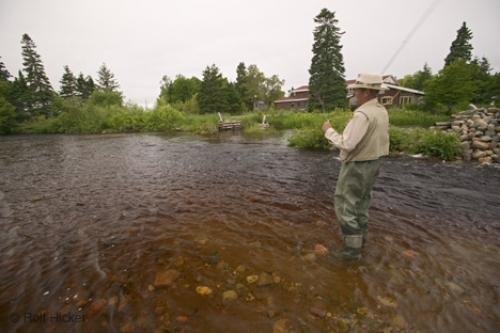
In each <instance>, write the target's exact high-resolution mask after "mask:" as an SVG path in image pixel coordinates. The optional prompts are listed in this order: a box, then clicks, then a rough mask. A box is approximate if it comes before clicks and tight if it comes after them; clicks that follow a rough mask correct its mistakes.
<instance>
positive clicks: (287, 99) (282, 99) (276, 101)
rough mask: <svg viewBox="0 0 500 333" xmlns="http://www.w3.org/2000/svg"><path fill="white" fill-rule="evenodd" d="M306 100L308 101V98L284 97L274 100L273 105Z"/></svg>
mask: <svg viewBox="0 0 500 333" xmlns="http://www.w3.org/2000/svg"><path fill="white" fill-rule="evenodd" d="M308 100H309V98H308V97H303V98H293V97H284V98H280V99H277V100H275V101H274V103H288V102H303V101H308Z"/></svg>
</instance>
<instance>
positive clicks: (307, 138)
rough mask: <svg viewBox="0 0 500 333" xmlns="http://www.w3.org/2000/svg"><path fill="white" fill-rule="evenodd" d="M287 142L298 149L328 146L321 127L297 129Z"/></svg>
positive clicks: (319, 148)
mask: <svg viewBox="0 0 500 333" xmlns="http://www.w3.org/2000/svg"><path fill="white" fill-rule="evenodd" d="M288 144H289V145H290V146H292V147H296V148H298V149H308V150H328V149H329V146H330V143H329V142H328V140H327V139H326V138H325V136H324V134H323V131H322V130H321V128H307V129H301V130H298V131H296V132H295V133H294V134H293V135H292V136H291V137H290V138H289V140H288Z"/></svg>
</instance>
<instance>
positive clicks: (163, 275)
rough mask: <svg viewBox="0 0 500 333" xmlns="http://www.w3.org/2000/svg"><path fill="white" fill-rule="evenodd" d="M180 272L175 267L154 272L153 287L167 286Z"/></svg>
mask: <svg viewBox="0 0 500 333" xmlns="http://www.w3.org/2000/svg"><path fill="white" fill-rule="evenodd" d="M180 275H181V273H179V271H177V270H175V269H169V270H167V271H164V272H158V273H156V277H155V281H154V287H155V288H160V287H168V286H170V285H172V284H173V283H174V281H175V280H177V278H179V276H180Z"/></svg>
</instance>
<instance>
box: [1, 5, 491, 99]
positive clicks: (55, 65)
mask: <svg viewBox="0 0 500 333" xmlns="http://www.w3.org/2000/svg"><path fill="white" fill-rule="evenodd" d="M433 2H434V0H420V1H402V0H387V1H386V0H379V1H373V0H357V1H353V0H345V1H343V0H342V1H341V0H336V1H290V0H288V1H285V0H277V1H275V0H252V1H249V0H247V1H243V0H217V1H209V0H169V1H165V0H164V1H161V0H157V1H153V0H142V1H137V0H134V1H131V0H113V1H111V0H106V1H105V0H85V1H82V0H79V1H73V0H44V1H37V0H31V1H30V0H0V45H1V48H0V56H1V57H2V60H3V62H4V63H5V64H6V66H7V68H8V69H9V71H10V72H11V73H12V74H15V73H17V70H18V69H21V66H22V65H21V63H22V59H21V45H20V40H21V36H22V34H23V33H28V34H29V35H30V36H31V38H32V39H33V40H34V42H35V44H36V45H37V50H38V52H39V53H40V55H41V57H42V60H43V63H44V65H45V69H46V71H47V74H48V76H49V78H50V80H51V83H52V85H53V86H54V88H56V89H59V80H60V78H61V75H62V72H63V66H64V65H68V66H69V67H70V68H71V69H72V70H73V72H75V73H78V72H80V71H81V72H83V73H84V74H90V75H92V76H93V77H96V72H97V70H98V68H99V66H100V65H101V64H102V63H103V62H105V63H106V64H107V65H108V67H109V68H110V69H111V70H112V72H113V73H114V74H115V76H116V78H117V80H118V81H119V83H120V87H121V89H122V90H123V92H124V94H125V96H126V97H127V99H128V100H131V101H133V102H136V103H139V104H142V105H144V104H145V103H146V102H147V103H148V104H149V106H152V104H153V103H154V101H155V99H156V97H157V96H158V94H159V87H160V80H161V77H162V76H163V75H168V76H170V77H174V76H175V75H177V74H183V75H185V76H193V75H194V76H198V77H200V78H201V76H202V71H203V69H204V68H205V67H206V66H207V65H210V64H212V63H215V64H216V65H217V66H219V68H220V69H221V71H222V73H223V74H224V75H225V76H226V77H228V78H229V79H230V80H234V79H235V76H236V66H237V65H238V63H239V62H240V61H243V62H245V64H246V65H247V66H248V65H249V64H256V65H257V66H258V67H259V68H260V69H261V70H262V71H263V72H264V73H265V74H266V75H269V76H270V75H272V74H277V75H278V76H279V77H280V78H282V79H284V80H285V90H288V89H289V88H290V87H292V86H295V87H297V86H299V85H302V84H307V82H308V78H309V74H308V69H309V66H310V62H311V56H312V53H311V47H312V43H313V34H312V33H313V29H314V21H313V19H314V16H316V15H317V14H318V13H319V12H320V10H321V8H323V7H326V8H328V9H329V10H331V11H335V12H336V17H337V18H338V20H339V26H340V28H341V29H343V30H344V31H345V34H344V35H343V37H342V40H341V42H342V44H343V45H344V47H343V55H344V63H345V67H346V78H355V77H356V75H357V73H359V72H372V73H380V72H381V70H382V69H383V67H384V66H385V65H386V63H387V62H388V61H389V59H390V58H391V56H392V55H393V54H394V52H395V51H396V50H397V49H398V48H399V47H400V46H401V45H402V43H403V41H404V40H405V38H406V36H407V35H408V33H409V32H410V30H411V29H412V27H413V26H414V25H415V23H416V22H417V21H418V19H419V18H420V17H421V15H422V14H423V13H424V12H425V10H426V9H427V8H428V7H429V6H430V5H431V3H433ZM463 21H466V22H467V25H468V26H469V28H470V29H471V30H472V32H473V35H474V37H473V39H472V45H473V47H474V51H473V54H474V55H477V56H480V57H482V56H486V57H487V58H488V60H489V61H490V63H491V65H492V67H493V68H494V70H495V71H500V43H499V42H498V41H499V37H498V33H499V32H500V1H499V0H474V1H473V0H441V1H440V2H439V3H438V5H437V6H436V8H435V10H434V11H433V12H432V13H431V14H430V15H429V16H428V17H427V19H426V21H425V22H424V23H423V25H422V26H421V28H420V29H419V30H418V31H416V33H415V34H414V36H413V38H412V39H411V40H409V41H408V42H407V43H406V45H405V48H404V49H403V51H402V52H401V53H400V55H399V56H398V58H397V59H396V60H395V62H394V63H393V65H392V66H391V67H390V68H389V69H388V71H387V73H385V74H395V75H396V76H397V77H402V76H403V75H405V74H408V73H413V72H415V71H417V70H419V69H421V68H422V66H423V65H424V63H425V62H427V63H428V64H429V65H430V66H431V68H432V70H433V71H434V72H435V71H437V70H439V69H441V67H442V66H443V62H444V61H443V59H444V58H445V57H446V55H447V53H448V51H449V47H450V44H451V42H452V40H453V39H454V38H455V36H456V30H457V29H458V28H459V27H460V25H461V23H462V22H463Z"/></svg>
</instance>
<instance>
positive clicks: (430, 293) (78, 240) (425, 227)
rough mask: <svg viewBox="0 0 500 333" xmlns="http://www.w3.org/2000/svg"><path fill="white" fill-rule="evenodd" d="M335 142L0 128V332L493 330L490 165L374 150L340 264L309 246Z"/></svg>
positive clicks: (498, 242)
mask: <svg viewBox="0 0 500 333" xmlns="http://www.w3.org/2000/svg"><path fill="white" fill-rule="evenodd" d="M334 156H335V154H334V153H324V152H301V151H297V150H295V149H293V148H290V147H287V146H286V140H285V138H268V139H265V140H255V139H254V140H251V139H245V138H243V137H240V136H238V135H232V134H228V135H224V136H220V137H213V138H199V137H193V136H184V135H183V136H162V135H143V134H141V135H106V136H11V137H3V138H0V331H2V332H53V331H57V332H74V331H85V332H87V331H88V332H100V331H102V332H106V331H110V332H154V331H156V332H498V331H500V305H499V297H500V170H499V169H496V168H493V167H477V166H476V165H473V164H468V165H463V164H461V163H446V164H443V163H441V162H439V161H432V160H419V159H412V158H409V157H400V158H390V159H387V160H385V161H384V164H383V165H382V169H381V171H380V175H379V178H378V179H377V182H376V184H375V188H374V191H373V202H372V207H371V210H370V238H369V241H368V244H367V247H366V249H365V250H364V257H363V259H362V260H361V261H360V262H358V263H354V264H346V263H343V262H340V261H336V260H334V259H330V256H328V255H324V254H323V253H324V248H322V247H321V246H318V244H321V245H322V246H324V247H326V248H327V249H328V251H329V252H334V251H338V249H340V247H341V240H340V237H339V228H338V226H337V222H336V219H335V214H334V204H333V191H334V188H335V182H336V180H337V175H338V171H339V168H340V162H339V161H338V160H336V159H335V158H334ZM321 250H323V251H321ZM165 272H167V273H165ZM254 275H256V276H255V277H254ZM162 279H163V280H162ZM165 279H166V280H168V281H165ZM254 280H256V281H254ZM200 286H204V287H207V288H202V289H198V291H199V292H203V291H206V290H211V293H209V294H205V295H202V294H199V293H198V292H197V287H200ZM208 288H209V289H208ZM229 290H232V291H234V292H235V293H233V292H229V293H226V294H224V292H226V291H229ZM223 295H225V296H226V297H228V299H226V300H223ZM235 296H236V299H232V298H234V297H235Z"/></svg>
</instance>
